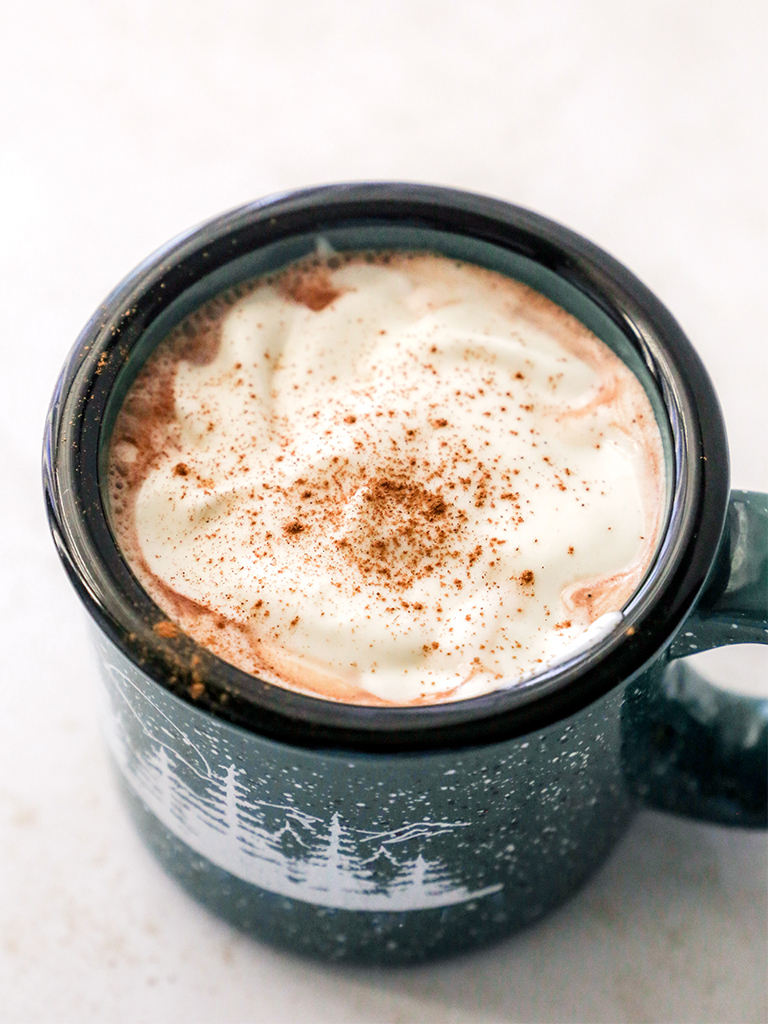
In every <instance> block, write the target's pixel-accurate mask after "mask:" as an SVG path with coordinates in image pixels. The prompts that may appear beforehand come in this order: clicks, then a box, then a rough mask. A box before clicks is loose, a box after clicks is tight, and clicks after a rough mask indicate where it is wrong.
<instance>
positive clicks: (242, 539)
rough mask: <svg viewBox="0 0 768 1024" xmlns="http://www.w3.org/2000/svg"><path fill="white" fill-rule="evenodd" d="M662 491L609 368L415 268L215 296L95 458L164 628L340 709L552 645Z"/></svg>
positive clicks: (501, 678) (466, 680)
mask: <svg viewBox="0 0 768 1024" xmlns="http://www.w3.org/2000/svg"><path fill="white" fill-rule="evenodd" d="M663 493H664V463H663V455H662V446H661V438H660V435H659V431H658V427H657V425H656V422H655V418H654V416H653V412H652V410H651V407H650V404H649V401H648V398H647V396H646V394H645V392H644V390H643V388H642V386H641V385H640V383H639V382H638V380H637V378H636V377H635V376H634V375H633V374H632V373H631V371H630V370H629V369H628V368H627V367H626V366H625V365H624V363H623V362H622V361H621V360H620V359H619V358H618V357H617V356H616V355H615V354H614V353H613V352H612V351H611V350H610V349H609V348H608V347H607V346H606V345H605V344H604V343H603V342H601V341H600V340H599V339H597V338H596V337H595V336H594V335H593V334H591V333H590V332H589V331H588V330H587V329H586V328H585V327H584V326H583V325H582V324H580V323H579V322H578V321H577V320H575V319H574V318H573V317H571V316H570V315H569V314H568V313H566V312H565V311H564V310H562V309H561V308H560V307H558V306H556V305H554V304H553V303H552V302H550V301H549V300H548V299H546V298H545V297H543V296H542V295H540V294H538V293H537V292H535V291H533V290H532V289H530V288H528V287H527V286H525V285H523V284H520V283H519V282H516V281H513V280H510V279H508V278H506V277H503V276H501V275H499V274H496V273H493V272H491V271H488V270H485V269H482V268H479V267H476V266H473V265H470V264H464V263H457V262H456V261H453V260H449V259H447V258H444V257H439V256H432V255H424V254H403V253H399V254H397V253H389V254H387V253H383V254H353V255H345V256H331V257H328V258H324V259H320V258H315V259H312V260H308V261H305V262H304V263H302V264H298V265H295V266H292V267H289V268H288V269H287V270H285V271H284V272H282V273H280V274H278V275H275V276H273V277H270V278H265V279H262V280H260V281H256V282H252V283H250V284H248V285H245V286H240V287H238V288H236V289H232V290H231V291H229V292H226V293H223V294H222V295H221V296H218V297H217V298H216V299H214V300H212V301H211V302H209V303H208V304H207V305H206V306H204V307H203V308H202V309H200V310H198V311H197V312H196V313H194V314H193V315H192V316H191V317H189V318H187V320H186V321H185V322H184V323H183V324H182V325H180V327H178V328H177V329H176V330H175V331H174V332H173V334H172V335H171V336H170V337H169V338H168V339H167V340H166V341H165V342H164V343H163V344H161V346H160V347H159V348H158V349H157V351H156V352H155V353H154V355H153V356H152V357H151V359H150V360H149V361H148V363H147V364H146V366H145V367H144V369H143V370H142V372H141V373H140V375H139V377H138V378H137V380H136V382H135V384H134V385H133V387H132V388H131V390H130V392H129V394H128V396H127V398H126V400H125V402H124V405H123V408H122V410H121V413H120V415H119V417H118V420H117V423H116V426H115V429H114V432H113V439H112V444H111V451H110V500H111V507H112V521H113V525H114V529H115V533H116V536H117V539H118V542H119V544H120V546H121V549H122V550H123V552H124V554H125V557H126V559H127V560H128V562H129V564H130V565H131V567H132V569H133V571H134V572H135V574H136V575H137V577H138V578H139V579H140V581H141V582H142V584H143V585H144V587H145V588H146V590H147V591H148V592H149V594H150V595H151V596H152V597H153V599H154V600H155V601H156V603H157V604H159V605H160V607H161V608H163V609H164V610H165V612H166V614H167V615H168V616H169V618H170V619H171V620H173V621H174V622H176V623H178V624H179V626H181V628H182V629H184V630H185V631H186V632H187V633H189V634H190V635H191V636H193V637H194V638H195V639H196V640H197V641H198V642H199V643H201V644H203V645H205V646H207V647H208V648H210V649H211V650H213V651H214V652H215V653H216V654H218V655H219V656H220V657H222V658H224V659H225V660H226V661H229V662H231V663H233V664H235V665H237V666H238V667H240V668H242V669H244V670H245V671H248V672H251V673H254V674H256V675H259V676H260V677H262V678H265V679H267V680H269V681H272V682H275V683H277V684H279V685H283V686H287V687H289V688H294V689H298V690H301V691H303V692H307V693H311V694H314V695H320V696H323V697H325V698H327V699H332V700H340V701H347V702H351V703H361V704H380V705H385V704H398V705H402V704H419V703H430V702H433V701H436V700H438V701H439V700H455V699H460V698H463V697H468V696H473V695H475V694H478V693H483V692H487V691H489V690H492V689H495V688H497V687H499V686H507V685H514V683H515V681H517V680H521V679H523V678H527V677H528V676H530V675H531V674H532V673H535V672H536V671H538V670H540V669H541V668H543V667H545V666H546V665H548V664H551V663H552V662H553V661H555V660H558V659H560V658H562V657H564V656H567V654H568V652H569V651H573V650H575V649H576V648H577V647H578V645H579V644H580V643H583V642H584V637H585V636H592V635H593V633H594V631H595V629H596V628H597V629H599V626H600V623H601V622H603V621H605V622H608V623H611V622H613V621H614V620H615V616H616V613H617V612H618V611H619V610H620V609H621V607H622V606H623V605H624V604H625V603H626V601H627V600H628V598H629V597H630V596H631V594H632V593H633V592H634V591H635V590H636V589H637V586H638V585H639V583H640V581H641V579H642V577H643V575H644V573H645V572H646V570H647V568H648V565H649V564H650V561H651V559H652V557H653V552H654V550H655V547H656V544H657V539H658V534H659V530H660V525H661V522H660V521H661V509H662V500H663ZM596 624H597V625H596ZM588 631H590V632H589V633H588Z"/></svg>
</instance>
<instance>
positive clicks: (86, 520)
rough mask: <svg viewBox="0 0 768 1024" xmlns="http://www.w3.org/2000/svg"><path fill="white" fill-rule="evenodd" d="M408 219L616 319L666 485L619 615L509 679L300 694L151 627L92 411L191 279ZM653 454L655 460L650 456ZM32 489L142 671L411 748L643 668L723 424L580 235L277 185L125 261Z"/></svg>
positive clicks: (448, 739) (632, 287)
mask: <svg viewBox="0 0 768 1024" xmlns="http://www.w3.org/2000/svg"><path fill="white" fill-rule="evenodd" d="M370 221H381V222H385V221H386V222H392V223H401V224H409V225H414V224H416V225H419V226H421V227H429V228H432V229H437V230H445V231H449V232H451V233H453V234H459V235H464V236H469V237H471V238H475V239H478V240H481V241H486V242H491V243H492V244H495V245H497V246H501V247H502V248H504V249H507V250H510V251H512V252H515V253H517V254H519V255H522V256H527V257H529V258H531V259H533V260H534V261H535V262H537V263H538V264H540V265H542V266H544V267H547V268H548V269H550V270H553V271H554V272H555V273H556V274H557V275H558V276H559V277H561V278H563V279H564V280H565V281H566V282H568V283H569V284H571V285H573V286H575V287H576V289H577V290H579V291H580V292H582V293H583V294H584V295H585V296H586V297H587V298H588V299H590V300H591V301H592V302H593V303H594V304H595V305H596V306H598V308H600V309H601V310H602V311H603V312H604V313H606V314H607V315H608V316H609V317H610V319H611V320H612V321H613V322H614V323H615V324H616V325H617V326H618V327H619V328H620V330H621V331H622V333H623V334H624V336H625V337H626V338H627V339H628V340H629V342H630V343H631V344H632V345H633V347H634V348H635V349H636V351H637V352H638V354H639V355H640V356H641V357H642V359H643V361H644V362H645V363H646V365H647V367H648V368H649V370H650V372H651V374H652V375H653V376H654V378H655V382H656V385H657V389H658V392H659V395H660V397H661V399H662V401H663V404H664V407H665V409H666V413H667V417H668V420H669V427H670V431H671V434H672V439H673V452H672V455H673V459H674V466H673V467H671V469H672V475H673V477H674V479H673V481H672V499H671V504H670V512H669V517H668V522H667V526H666V529H665V531H664V534H663V537H662V540H661V542H660V545H659V548H658V550H657V554H656V558H655V563H654V566H653V568H652V570H651V571H650V572H649V573H648V574H647V575H646V578H645V580H644V582H643V583H642V584H641V586H640V588H639V589H638V590H637V591H636V592H635V594H634V595H633V597H632V598H631V600H630V602H629V604H628V605H627V606H626V607H625V609H624V619H623V621H622V624H621V628H620V629H619V630H618V631H614V632H613V633H611V634H609V635H608V637H606V638H605V639H604V640H603V641H601V642H599V643H597V644H596V645H594V646H593V647H590V648H588V649H587V650H586V651H583V652H581V653H579V654H576V655H574V656H573V657H572V658H570V659H569V660H567V661H565V662H563V663H561V664H559V665H555V666H552V667H551V668H549V669H545V670H544V671H543V672H541V673H539V674H538V675H536V676H534V677H533V678H532V679H531V680H529V681H527V682H526V683H525V684H524V685H519V686H515V687H510V688H509V689H499V690H494V691H492V692H491V693H488V694H483V695H480V696H476V697H472V698H468V699H465V700H462V701H446V702H442V703H440V702H439V703H436V704H432V705H425V706H419V707H370V706H365V705H357V704H348V703H341V702H336V701H329V700H325V699H323V698H320V697H311V696H308V695H305V694H302V693H298V692H296V691H291V690H287V689H285V688H283V687H280V686H277V685H276V684H271V683H268V682H266V681H263V680H260V679H258V678H257V677H255V676H252V675H249V674H248V673H246V672H244V671H242V670H240V669H237V668H235V667H234V666H233V665H230V664H229V663H227V662H225V661H223V660H222V659H220V658H218V657H217V656H216V655H214V654H212V653H211V652H210V651H208V650H207V649H206V648H204V647H202V646H201V645H199V644H197V643H196V642H195V641H194V640H192V639H191V638H190V637H188V636H186V634H183V633H179V635H178V636H174V637H167V636H162V635H159V634H158V633H157V632H155V631H154V630H153V628H152V627H153V626H154V625H156V624H157V623H158V622H161V621H165V620H166V619H167V616H166V614H165V613H164V612H162V611H161V609H159V608H158V606H157V605H155V604H154V602H153V601H152V600H151V598H149V596H148V595H147V594H146V592H145V591H144V590H143V588H142V587H141V585H140V584H139V583H138V580H137V579H136V577H135V576H134V575H133V574H132V573H131V571H130V570H129V569H128V567H127V564H126V562H125V560H124V559H123V556H122V554H121V553H120V550H119V548H118V546H117V543H116V541H115V539H114V537H113V535H112V532H111V529H110V527H109V523H108V515H107V511H106V508H105V507H104V502H103V498H102V490H101V482H100V468H101V467H100V452H101V450H102V444H101V435H102V418H103V414H104V410H105V408H106V404H107V402H108V400H109V395H110V391H111V387H112V385H113V384H114V382H115V380H116V377H117V375H118V373H119V371H120V369H121V367H122V366H123V364H124V362H125V360H126V359H127V357H128V355H129V354H130V352H131V350H132V348H133V346H134V345H135V344H136V343H137V342H138V340H139V339H140V338H141V337H142V335H143V333H144V332H145V331H146V330H147V329H148V328H149V327H150V325H151V324H152V323H153V321H154V320H155V319H156V317H157V316H158V315H160V313H161V312H162V311H163V309H165V308H167V307H168V306H169V305H170V304H171V302H173V301H174V300H175V299H176V298H178V297H179V296H180V295H182V294H183V293H184V292H185V291H186V290H187V289H189V288H190V287H191V286H192V285H194V284H195V283H196V282H197V281H199V280H200V279H202V278H203V277H205V276H207V275H208V274H210V273H211V272H212V271H214V270H215V269H218V268H220V267H224V266H226V265H227V264H228V263H231V262H232V261H234V260H235V259H237V258H238V257H240V256H242V255H244V254H245V253H248V252H252V251H254V250H255V249H258V248H260V247H263V246H265V245H267V244H269V243H270V242H273V241H278V240H281V239H285V238H290V237H291V236H295V235H298V234H301V233H306V232H307V231H317V232H321V231H322V230H323V228H324V227H325V228H328V227H330V226H333V225H334V224H342V223H343V224H345V225H348V224H350V223H354V222H358V223H362V222H370ZM669 469H670V467H668V470H669ZM43 475H44V489H45V496H46V506H47V511H48V517H49V522H50V525H51V530H52V533H53V536H54V540H55V543H56V546H57V549H58V552H59V555H60V557H61V559H62V561H63V563H64V566H65V568H66V570H67V572H68V574H69V576H70V579H71V580H72V582H73V584H74V586H75V588H76V590H77V591H78V593H79V594H80V597H81V598H82V600H83V601H84V603H85V605H86V607H87V609H88V611H89V613H90V614H91V616H92V617H93V618H94V620H95V622H96V624H97V625H98V627H99V628H100V629H101V630H102V631H103V632H104V633H105V634H106V635H107V636H108V637H109V639H110V640H112V642H113V643H115V644H116V646H117V647H118V648H119V649H120V650H121V651H122V652H123V653H124V654H125V655H126V656H127V657H128V659H129V660H130V661H131V662H133V663H134V664H136V665H137V666H138V667H139V668H140V669H142V670H143V671H144V672H145V673H146V674H147V675H149V676H150V677H151V678H152V679H154V680H155V681H156V682H158V683H159V684H160V685H162V686H163V687H165V688H166V689H169V690H170V691H171V692H173V693H175V694H176V695H177V696H179V697H180V698H182V699H183V700H185V701H187V702H189V703H191V704H193V705H194V706H196V707H198V708H199V709H200V710H202V711H204V712H207V713H210V714H213V715H215V716H216V717H218V718H222V719H224V720H226V721H229V722H231V723H232V724H235V725H238V726H241V727H244V728H246V729H248V730H249V731H252V732H256V733H259V734H261V735H264V736H267V737H269V738H272V739H276V740H280V741H283V742H287V743H290V744H294V745H299V746H306V747H326V748H327V747H330V748H340V749H348V750H356V751H369V752H384V751H392V752H394V751H402V752H407V751H418V750H425V749H435V748H447V747H461V746H476V745H478V744H486V743H489V742H495V741H500V740H503V739H507V738H512V737H514V736H518V735H523V734H526V733H529V732H531V731H533V730H535V729H540V728H543V727H545V726H547V725H551V724H553V723H555V722H558V721H560V720H562V719H564V718H567V717H570V716H571V715H572V714H575V713H577V712H578V711H580V710H581V709H582V708H584V707H586V706H587V705H589V704H591V703H593V702H594V701H595V700H597V699H598V698H600V697H601V696H603V695H605V694H607V693H608V692H610V691H611V690H613V689H614V688H615V687H616V686H618V685H620V684H622V683H624V682H626V681H628V680H629V679H631V678H632V677H634V676H635V675H637V674H638V673H639V672H640V671H641V670H642V669H643V668H644V667H645V666H647V665H648V664H649V663H650V662H651V661H652V660H653V659H654V658H655V657H657V656H658V655H659V653H660V652H661V651H662V650H663V649H664V648H665V647H666V646H667V645H668V644H669V642H670V641H671V640H672V638H673V636H674V635H675V633H676V631H677V629H678V628H679V626H680V625H681V623H682V622H683V621H684V619H685V618H686V616H687V615H688V613H689V612H690V610H691V608H692V607H693V605H694V604H695V601H696V599H697V597H698V595H699V593H700V592H701V590H702V588H703V587H704V585H705V583H706V581H707V578H708V576H709V574H710V571H711V568H712V565H713V562H714V559H715V555H716V552H717V549H718V547H719V543H720V538H721V535H722V531H723V527H724V523H725V516H726V511H727V504H728V496H729V473H728V449H727V441H726V435H725V426H724V422H723V417H722V413H721V411H720V407H719V403H718V401H717V397H716V395H715V391H714V388H713V386H712V383H711V381H710V380H709V377H708V375H707V373H706V370H705V369H704V366H703V364H702V363H701V360H700V359H699V357H698V355H697V354H696V352H695V350H694V349H693V347H692V345H691V343H690V342H689V341H688V339H687V338H686V336H685V334H684V333H683V331H682V329H681V328H680V326H679V325H678V324H677V322H676V321H675V320H674V318H673V317H672V316H671V314H670V313H669V312H668V310H667V309H666V308H665V307H664V306H663V305H662V304H661V302H660V301H659V300H658V299H657V298H656V297H655V296H654V295H653V294H652V293H651V292H650V291H649V290H648V289H647V288H646V287H645V286H644V285H643V284H642V283H641V282H640V281H639V280H638V279H637V278H636V277H635V276H634V275H633V274H631V273H630V271H629V270H627V269H626V267H624V266H623V265H622V264H620V263H619V262H618V261H616V260H615V259H614V258H613V257H611V256H610V255H609V254H608V253H606V252H604V251H603V250H601V249H599V248H598V247H597V246H595V245H594V244H593V243H591V242H589V241H588V240H587V239H585V238H583V237H581V236H580V235H578V234H576V233H574V232H572V231H570V230H569V229H568V228H565V227H563V226H562V225H559V224H557V223H555V222H554V221H551V220H548V219H547V218H545V217H542V216H541V215H539V214H536V213H534V212H532V211H529V210H526V209H524V208H521V207H518V206H514V205H512V204H510V203H506V202H504V201H502V200H499V199H494V198H490V197H487V196H482V195H477V194H474V193H470V192H463V191H459V190H456V189H450V188H445V187H438V186H430V185H417V184H411V183H404V182H373V183H369V182H361V183H349V184H339V185H324V186H317V187H315V188H309V189H302V190H298V191H294V192H286V193H280V194H277V195H274V196H270V197H267V198H266V199H262V200H258V201H256V202H254V203H249V204H246V205H245V206H241V207H238V208H236V209H234V210H231V211H228V212H226V213H224V214H221V215H219V216H217V217H214V218H212V219H211V220H209V221H206V222H205V223H204V224H202V225H200V226H199V227H197V228H193V229H191V230H190V231H188V232H186V233H184V234H182V235H180V236H178V237H177V238H176V239H173V240H172V241H170V242H169V243H167V244H166V245H165V246H163V247H162V248H160V249H159V250H157V251H156V252H155V253H154V254H152V255H151V256H149V257H148V258H147V259H146V260H145V261H143V262H142V263H141V264H140V265H139V266H138V267H137V268H135V270H133V271H132V272H131V273H130V274H128V276H127V277H126V278H125V279H124V280H123V281H122V282H121V283H120V284H119V285H118V286H117V287H116V288H115V290H114V291H113V292H112V293H111V294H110V295H109V296H108V297H107V298H106V299H105V301H104V303H103V304H102V305H101V306H100V307H99V309H98V310H97V312H96V313H95V314H94V316H93V317H92V318H91V320H90V321H89V322H88V324H87V325H86V327H85V328H84V330H83V331H82V333H81V335H80V336H79V338H78V340H77V342H76V343H75V346H74V348H73V350H72V352H71V353H70V356H69V358H68V360H67V363H66V364H65V366H64V369H63V371H62V373H61V376H60V377H59V381H58V383H57V386H56V389H55V392H54V395H53V399H52V402H51V407H50V410H49V415H48V421H47V425H46V432H45V444H44V459H43Z"/></svg>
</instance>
